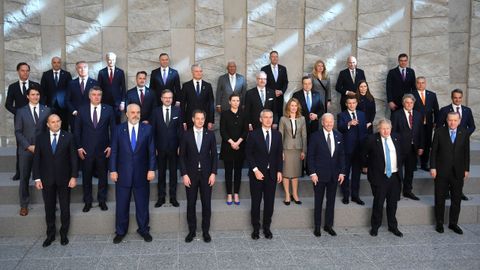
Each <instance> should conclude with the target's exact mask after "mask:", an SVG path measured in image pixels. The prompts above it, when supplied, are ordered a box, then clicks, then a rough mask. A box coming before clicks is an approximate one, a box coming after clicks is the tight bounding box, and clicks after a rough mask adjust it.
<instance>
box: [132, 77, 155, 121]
mask: <svg viewBox="0 0 480 270" xmlns="http://www.w3.org/2000/svg"><path fill="white" fill-rule="evenodd" d="M135 81H136V83H137V86H135V87H133V88H132V89H130V90H128V92H127V98H126V100H125V105H127V106H128V104H131V103H136V104H138V105H140V108H141V112H140V115H141V118H140V121H142V122H143V123H145V124H148V121H149V120H150V117H151V116H152V112H153V110H154V109H155V107H157V98H156V96H155V93H154V92H153V91H151V90H150V88H148V87H146V86H145V82H146V81H147V72H145V71H139V72H137V76H136V77H135Z"/></svg>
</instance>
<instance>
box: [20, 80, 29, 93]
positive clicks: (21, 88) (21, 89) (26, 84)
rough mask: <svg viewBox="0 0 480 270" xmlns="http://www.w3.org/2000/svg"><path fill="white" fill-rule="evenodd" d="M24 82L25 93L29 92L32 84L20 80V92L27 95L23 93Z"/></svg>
mask: <svg viewBox="0 0 480 270" xmlns="http://www.w3.org/2000/svg"><path fill="white" fill-rule="evenodd" d="M23 82H25V91H26V90H28V87H29V86H30V83H29V81H28V80H26V81H22V80H18V84H19V85H20V92H21V93H22V94H23V95H25V93H24V92H23Z"/></svg>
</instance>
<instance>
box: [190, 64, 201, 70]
mask: <svg viewBox="0 0 480 270" xmlns="http://www.w3.org/2000/svg"><path fill="white" fill-rule="evenodd" d="M197 67H198V68H200V69H202V66H201V65H200V64H198V63H195V64H193V65H192V66H191V67H190V71H193V70H194V69H195V68H197ZM202 70H203V69H202Z"/></svg>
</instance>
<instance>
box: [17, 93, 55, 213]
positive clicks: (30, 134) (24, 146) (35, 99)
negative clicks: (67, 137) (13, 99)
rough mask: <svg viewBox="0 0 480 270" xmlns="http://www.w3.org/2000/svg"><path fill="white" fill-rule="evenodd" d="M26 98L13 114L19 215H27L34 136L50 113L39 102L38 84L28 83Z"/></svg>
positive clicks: (42, 128) (44, 126)
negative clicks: (17, 169)
mask: <svg viewBox="0 0 480 270" xmlns="http://www.w3.org/2000/svg"><path fill="white" fill-rule="evenodd" d="M27 99H28V104H27V105H26V106H23V107H21V108H20V109H18V110H17V114H16V115H15V137H16V139H17V144H18V149H17V153H18V160H19V169H20V186H19V197H20V216H26V215H28V203H29V201H30V194H29V182H30V175H31V172H32V165H33V153H34V151H35V137H37V135H39V134H41V133H42V132H44V131H45V130H46V128H47V126H46V125H45V123H46V119H47V117H48V116H49V115H50V108H47V107H45V106H44V105H41V104H40V103H39V101H40V87H39V86H37V85H30V88H29V89H28V90H27Z"/></svg>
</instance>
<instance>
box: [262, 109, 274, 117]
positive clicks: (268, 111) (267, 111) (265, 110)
mask: <svg viewBox="0 0 480 270" xmlns="http://www.w3.org/2000/svg"><path fill="white" fill-rule="evenodd" d="M266 113H271V114H272V115H273V112H272V110H270V109H263V110H262V111H261V112H260V117H262V116H263V115H264V114H266Z"/></svg>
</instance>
